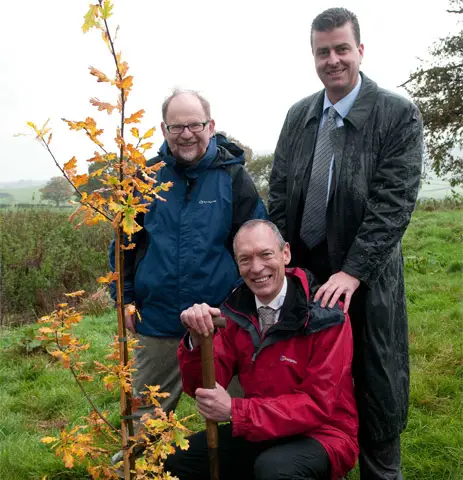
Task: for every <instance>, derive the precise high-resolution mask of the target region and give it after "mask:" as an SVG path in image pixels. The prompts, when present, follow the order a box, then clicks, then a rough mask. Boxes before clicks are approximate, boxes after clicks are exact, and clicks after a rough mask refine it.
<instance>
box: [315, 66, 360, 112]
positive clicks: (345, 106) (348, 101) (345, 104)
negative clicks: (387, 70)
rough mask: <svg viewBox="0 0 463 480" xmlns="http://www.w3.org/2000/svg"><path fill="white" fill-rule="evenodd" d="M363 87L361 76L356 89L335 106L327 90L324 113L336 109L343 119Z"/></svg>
mask: <svg viewBox="0 0 463 480" xmlns="http://www.w3.org/2000/svg"><path fill="white" fill-rule="evenodd" d="M361 86H362V77H361V76H360V75H359V77H358V80H357V85H356V86H355V87H354V89H353V90H352V91H351V92H350V93H348V94H347V95H346V96H345V97H343V98H341V100H339V102H337V103H336V104H335V105H333V104H332V103H331V101H330V99H329V98H328V96H327V95H326V90H325V98H324V101H323V113H324V112H326V109H327V108H329V107H334V108H335V110H336V112H337V113H338V115H339V116H340V117H341V118H344V117H346V116H347V114H348V113H349V110H350V109H351V108H352V105H353V104H354V102H355V100H356V98H357V96H358V94H359V91H360V87H361Z"/></svg>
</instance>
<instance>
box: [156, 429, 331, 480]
mask: <svg viewBox="0 0 463 480" xmlns="http://www.w3.org/2000/svg"><path fill="white" fill-rule="evenodd" d="M189 440H190V448H189V449H188V450H180V449H177V450H176V452H175V453H174V454H173V455H170V456H169V457H167V460H166V463H165V470H166V471H169V472H170V473H171V474H172V475H174V476H176V477H178V478H179V479H180V480H208V479H209V478H210V475H209V460H208V452H207V441H206V432H205V431H202V432H199V433H196V434H194V435H193V436H191V437H190V438H189ZM219 466H220V480H237V479H240V480H283V479H288V480H289V479H292V480H302V479H304V480H329V478H330V472H331V463H330V459H329V457H328V454H327V453H326V451H325V449H324V448H323V447H322V445H321V444H320V443H319V442H317V441H316V440H314V439H313V438H310V437H304V436H297V437H291V438H284V439H280V440H274V441H266V442H249V441H247V440H245V439H244V438H242V437H233V436H232V427H231V425H230V424H226V425H219Z"/></svg>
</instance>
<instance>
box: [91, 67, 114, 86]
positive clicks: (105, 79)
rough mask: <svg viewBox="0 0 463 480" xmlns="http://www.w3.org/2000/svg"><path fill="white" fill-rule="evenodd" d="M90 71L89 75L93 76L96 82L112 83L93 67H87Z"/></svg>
mask: <svg viewBox="0 0 463 480" xmlns="http://www.w3.org/2000/svg"><path fill="white" fill-rule="evenodd" d="M88 68H89V69H90V75H93V76H95V77H96V78H97V81H98V82H110V83H113V82H112V80H111V79H110V78H109V77H108V76H107V75H105V74H104V73H103V72H100V71H99V70H98V69H96V68H95V67H88Z"/></svg>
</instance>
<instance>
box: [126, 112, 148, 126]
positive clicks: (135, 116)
mask: <svg viewBox="0 0 463 480" xmlns="http://www.w3.org/2000/svg"><path fill="white" fill-rule="evenodd" d="M144 113H145V111H144V110H143V109H142V110H138V112H135V113H132V115H130V117H128V118H126V119H125V120H124V123H140V120H141V119H142V117H143V115H144Z"/></svg>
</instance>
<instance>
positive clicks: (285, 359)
mask: <svg viewBox="0 0 463 480" xmlns="http://www.w3.org/2000/svg"><path fill="white" fill-rule="evenodd" d="M280 362H289V363H297V360H294V359H292V358H288V357H285V356H284V355H282V356H281V357H280Z"/></svg>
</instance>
